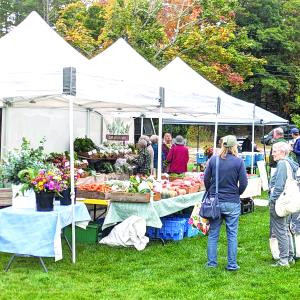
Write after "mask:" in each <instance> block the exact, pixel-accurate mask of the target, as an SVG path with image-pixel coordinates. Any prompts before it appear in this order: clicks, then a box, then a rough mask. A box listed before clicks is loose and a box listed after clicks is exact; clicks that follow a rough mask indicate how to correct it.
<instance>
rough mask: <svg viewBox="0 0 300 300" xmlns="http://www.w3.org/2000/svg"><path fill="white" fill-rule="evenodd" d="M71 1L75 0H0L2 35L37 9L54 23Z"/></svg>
mask: <svg viewBox="0 0 300 300" xmlns="http://www.w3.org/2000/svg"><path fill="white" fill-rule="evenodd" d="M71 2H74V0H48V1H47V0H0V26H1V30H0V36H1V35H4V34H6V33H7V32H8V31H9V30H10V29H11V27H12V26H16V25H18V24H19V23H20V22H22V21H23V20H24V19H25V18H26V16H28V14H29V13H30V12H32V11H37V12H38V13H39V14H40V15H41V16H42V17H43V18H44V19H45V20H46V21H47V22H48V23H49V24H50V25H53V24H54V23H55V22H56V20H57V18H58V12H59V10H60V9H62V8H63V7H64V6H65V5H67V4H69V3H71Z"/></svg>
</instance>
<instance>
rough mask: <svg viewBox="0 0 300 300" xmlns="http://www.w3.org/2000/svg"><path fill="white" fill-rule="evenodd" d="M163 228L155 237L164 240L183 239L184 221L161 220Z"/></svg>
mask: <svg viewBox="0 0 300 300" xmlns="http://www.w3.org/2000/svg"><path fill="white" fill-rule="evenodd" d="M161 221H162V223H163V226H162V228H160V229H158V233H157V236H158V237H160V238H162V239H164V240H173V241H180V240H182V239H183V237H184V232H185V228H186V220H185V219H184V218H162V219H161Z"/></svg>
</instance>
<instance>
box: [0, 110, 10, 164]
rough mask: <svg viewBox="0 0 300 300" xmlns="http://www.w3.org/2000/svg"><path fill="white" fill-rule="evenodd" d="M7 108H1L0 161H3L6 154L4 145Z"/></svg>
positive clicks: (5, 141)
mask: <svg viewBox="0 0 300 300" xmlns="http://www.w3.org/2000/svg"><path fill="white" fill-rule="evenodd" d="M7 109H8V108H7V107H6V106H3V108H2V124H1V128H2V132H0V134H1V153H0V154H1V157H0V158H1V160H2V159H4V157H5V153H6V143H7Z"/></svg>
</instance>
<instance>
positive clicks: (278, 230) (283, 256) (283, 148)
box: [269, 142, 298, 267]
mask: <svg viewBox="0 0 300 300" xmlns="http://www.w3.org/2000/svg"><path fill="white" fill-rule="evenodd" d="M289 152H290V146H289V145H288V144H287V143H285V142H278V143H276V144H274V145H273V152H272V155H273V158H274V161H276V162H277V168H276V171H275V172H274V175H273V176H272V178H271V181H270V204H269V206H270V236H271V237H273V236H274V237H275V238H276V239H277V241H278V248H279V260H278V261H277V262H276V263H275V264H273V265H272V266H274V267H289V265H290V264H294V263H295V260H294V253H293V247H292V245H291V239H290V237H289V225H288V219H289V217H279V216H278V215H277V214H276V211H275V205H276V201H277V200H278V198H279V196H280V195H281V194H282V193H283V191H284V187H285V184H286V180H287V174H288V169H287V164H286V162H287V163H288V164H289V166H290V169H291V171H292V176H293V177H294V178H295V176H296V171H297V169H298V164H297V163H296V162H294V161H293V160H291V159H290V158H288V155H289ZM297 200H298V199H297Z"/></svg>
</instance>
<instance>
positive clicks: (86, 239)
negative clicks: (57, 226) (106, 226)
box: [64, 222, 101, 244]
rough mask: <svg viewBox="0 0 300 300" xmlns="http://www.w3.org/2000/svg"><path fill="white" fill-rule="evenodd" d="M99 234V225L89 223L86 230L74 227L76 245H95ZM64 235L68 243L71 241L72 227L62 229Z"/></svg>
mask: <svg viewBox="0 0 300 300" xmlns="http://www.w3.org/2000/svg"><path fill="white" fill-rule="evenodd" d="M100 232H101V225H99V224H97V223H94V222H90V223H89V225H88V226H87V227H86V229H83V228H80V227H78V226H75V237H76V242H77V243H82V244H95V243H97V242H98V235H99V233H100ZM64 234H65V236H66V238H67V239H68V241H69V242H71V240H72V226H71V225H69V226H67V227H65V228H64Z"/></svg>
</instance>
